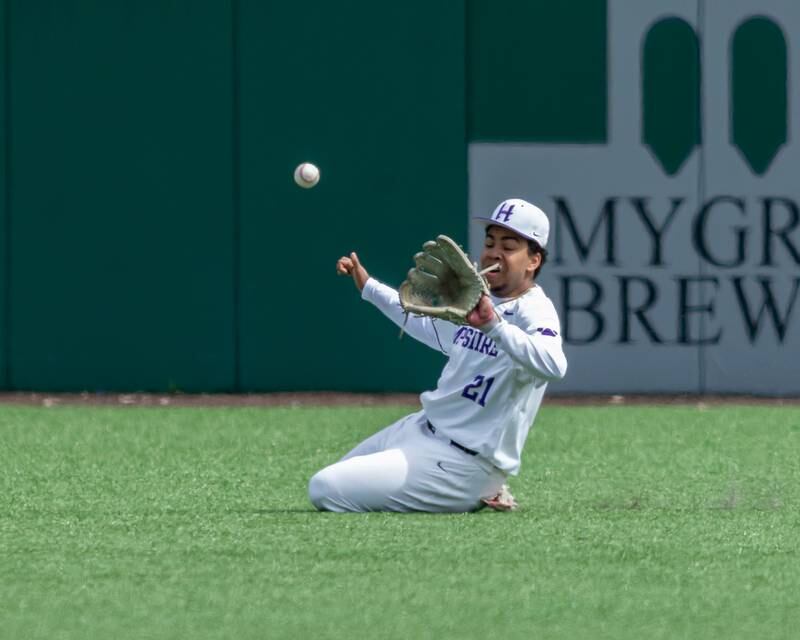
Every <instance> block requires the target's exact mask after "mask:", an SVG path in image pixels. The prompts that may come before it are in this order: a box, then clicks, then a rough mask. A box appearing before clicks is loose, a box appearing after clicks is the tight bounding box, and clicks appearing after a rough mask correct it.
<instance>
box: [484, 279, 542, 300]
mask: <svg viewBox="0 0 800 640" xmlns="http://www.w3.org/2000/svg"><path fill="white" fill-rule="evenodd" d="M536 286H537V285H536V282H534V281H531V282H530V284H529V285H528V286H527V287H525V288H524V289H522V290H520V291H516V292H512V293H511V294H509V295H501V294H500V293H495V292H494V291H492V292H491V294H492V297H494V298H495V299H497V300H500V301H501V302H509V301H511V300H516V299H517V298H521V297H522V296H524V295H525V294H526V293H528V291H530V290H531V289H533V288H534V287H536Z"/></svg>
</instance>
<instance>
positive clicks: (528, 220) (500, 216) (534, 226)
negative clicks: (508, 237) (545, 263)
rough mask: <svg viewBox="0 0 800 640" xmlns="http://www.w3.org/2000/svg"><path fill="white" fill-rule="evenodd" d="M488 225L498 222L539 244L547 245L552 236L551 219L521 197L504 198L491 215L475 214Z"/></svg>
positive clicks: (476, 218) (477, 218)
mask: <svg viewBox="0 0 800 640" xmlns="http://www.w3.org/2000/svg"><path fill="white" fill-rule="evenodd" d="M475 220H480V221H481V222H482V223H483V224H485V225H486V226H489V225H492V224H496V225H498V226H500V227H505V228H506V229H511V231H515V232H516V233H518V234H519V235H521V236H522V237H523V238H527V239H528V240H535V241H536V242H538V243H539V246H540V247H542V248H544V247H545V246H546V245H547V238H548V237H549V236H550V221H549V220H548V219H547V214H545V212H544V211H542V210H541V209H540V208H539V207H537V206H536V205H534V204H531V203H530V202H526V201H525V200H520V199H519V198H509V199H508V200H503V201H502V202H501V203H500V204H498V205H497V206H496V207H495V210H494V211H493V212H492V215H491V216H490V217H488V218H487V217H486V216H475Z"/></svg>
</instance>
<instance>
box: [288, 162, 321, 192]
mask: <svg viewBox="0 0 800 640" xmlns="http://www.w3.org/2000/svg"><path fill="white" fill-rule="evenodd" d="M294 181H295V182H296V183H297V186H298V187H303V189H310V188H311V187H313V186H314V185H316V184H317V183H318V182H319V169H317V167H316V165H313V164H311V163H310V162H304V163H303V164H299V165H297V169H295V170H294Z"/></svg>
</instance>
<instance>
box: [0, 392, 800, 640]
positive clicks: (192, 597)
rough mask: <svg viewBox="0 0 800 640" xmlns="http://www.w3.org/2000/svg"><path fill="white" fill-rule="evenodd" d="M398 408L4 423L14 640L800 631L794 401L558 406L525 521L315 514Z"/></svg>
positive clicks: (543, 421) (531, 482)
mask: <svg viewBox="0 0 800 640" xmlns="http://www.w3.org/2000/svg"><path fill="white" fill-rule="evenodd" d="M408 410H409V407H380V408H374V407H373V408H363V407H362V408H341V407H340V408H331V409H325V408H289V407H287V408H269V409H268V408H264V409H254V408H248V409H245V408H240V409H233V408H231V409H222V408H215V409H189V408H183V409H160V408H159V409H157V408H118V409H115V408H84V407H80V408H77V407H75V408H70V407H56V408H51V409H45V408H41V409H40V408H30V407H9V406H4V407H0V478H1V479H2V485H0V489H2V492H1V494H0V637H2V638H9V639H10V638H14V639H17V638H19V639H24V638H47V639H48V640H56V639H73V638H75V639H78V638H81V639H85V638H123V639H124V638H154V639H161V638H315V639H316V638H481V639H486V638H503V639H506V638H609V639H612V638H613V639H615V640H618V639H625V638H631V639H634V638H635V639H637V640H638V639H641V638H771V639H775V638H796V637H797V636H798V634H799V633H800V606H798V598H800V595H798V594H800V562H798V561H799V560H800V556H799V555H798V547H799V546H800V526H798V525H800V515H799V512H798V506H800V499H799V498H800V455H798V454H799V453H800V408H798V407H783V408H782V407H775V408H770V407H711V408H709V409H708V410H699V409H697V408H693V407H646V408H640V407H602V408H591V407H550V406H546V407H544V408H543V410H542V411H541V412H540V415H539V420H538V423H537V425H536V428H535V429H534V431H533V432H532V435H531V438H530V440H529V442H528V446H527V449H526V457H525V460H524V463H523V468H522V473H521V475H520V477H518V478H516V479H514V480H513V481H512V483H511V484H512V489H513V491H514V493H515V495H516V497H517V498H518V500H519V501H520V502H521V504H522V509H521V510H520V511H518V512H515V513H510V514H509V513H495V512H488V511H484V512H481V513H478V514H468V515H456V516H452V515H421V514H420V515H393V514H368V515H335V514H321V513H316V512H315V511H313V510H312V508H311V506H310V504H309V503H308V501H307V498H306V482H307V479H308V477H309V476H310V475H311V474H312V473H313V472H314V471H315V470H316V469H318V468H320V467H322V466H323V465H325V464H327V463H329V462H332V461H333V460H334V459H335V458H336V457H337V456H339V455H341V454H343V453H345V452H346V451H347V450H348V449H349V448H350V447H351V446H352V445H354V444H356V443H357V441H358V440H359V439H361V438H363V437H364V436H366V435H368V434H370V433H372V432H373V431H375V430H377V429H378V428H379V427H382V426H384V425H385V424H388V423H389V422H390V421H392V420H394V419H396V418H397V417H399V416H401V415H403V414H404V413H407V412H408Z"/></svg>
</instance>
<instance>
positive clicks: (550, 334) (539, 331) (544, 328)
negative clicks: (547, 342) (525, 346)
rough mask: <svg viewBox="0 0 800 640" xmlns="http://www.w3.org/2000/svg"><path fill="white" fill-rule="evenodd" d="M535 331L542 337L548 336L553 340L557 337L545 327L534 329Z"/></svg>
mask: <svg viewBox="0 0 800 640" xmlns="http://www.w3.org/2000/svg"><path fill="white" fill-rule="evenodd" d="M536 331H537V332H538V333H541V334H542V335H543V336H550V337H551V338H555V337H556V336H557V335H558V334H557V333H556V332H555V331H553V330H552V329H548V328H547V327H539V328H538V329H536Z"/></svg>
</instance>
